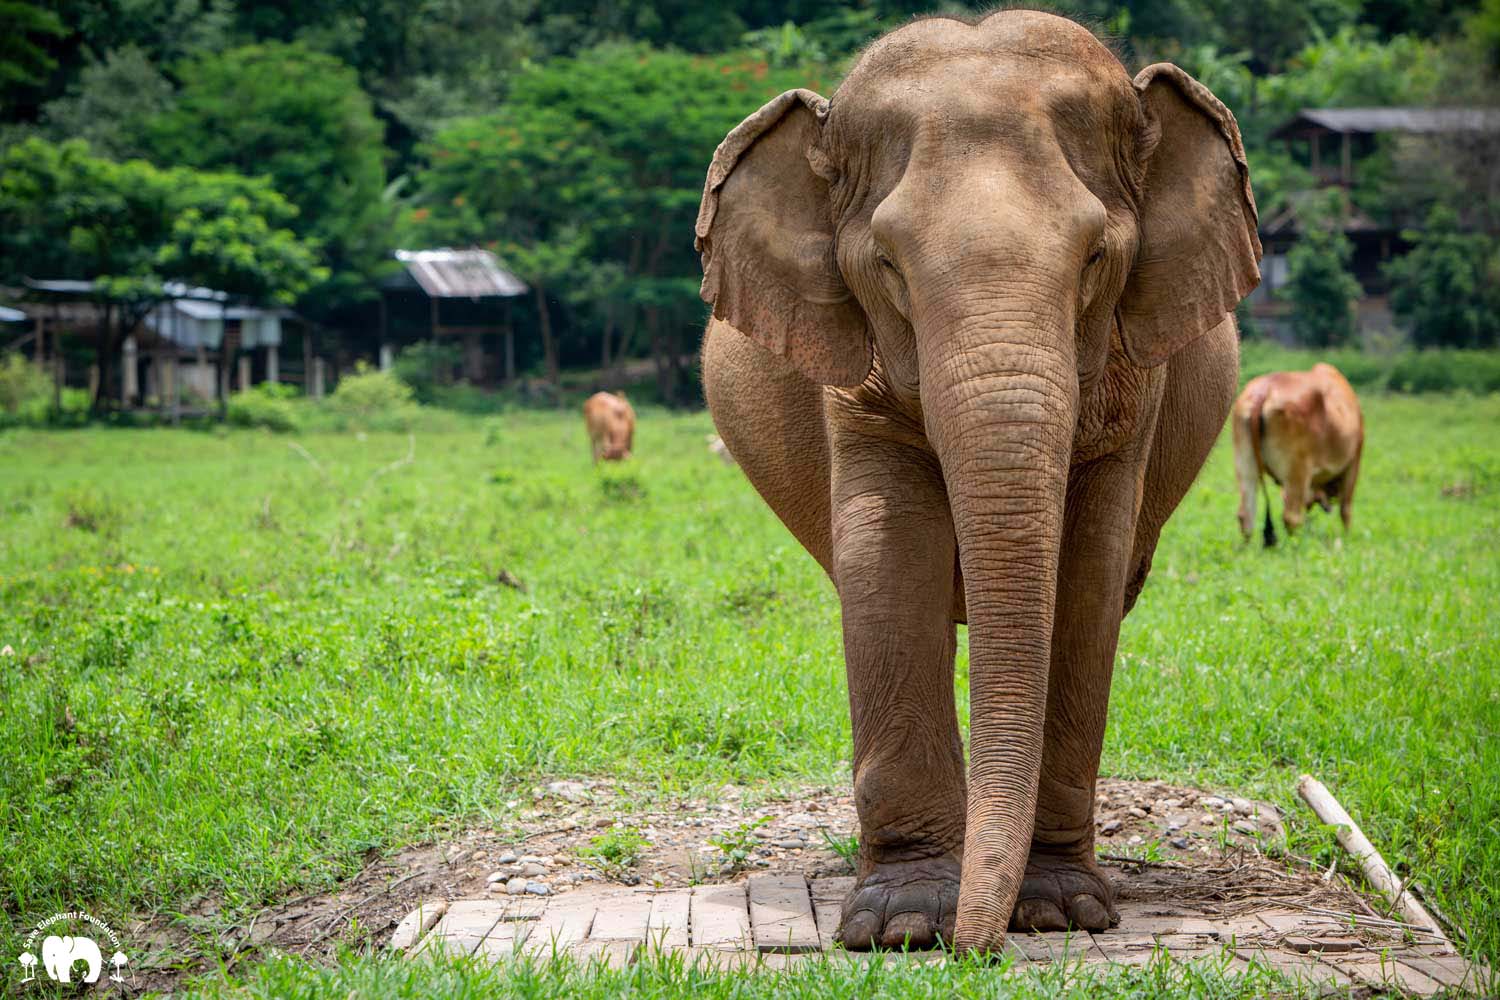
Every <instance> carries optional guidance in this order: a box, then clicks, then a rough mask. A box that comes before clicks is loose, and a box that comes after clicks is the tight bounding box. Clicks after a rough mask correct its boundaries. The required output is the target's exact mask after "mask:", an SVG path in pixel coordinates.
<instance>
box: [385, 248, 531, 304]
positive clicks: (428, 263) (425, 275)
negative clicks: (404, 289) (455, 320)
mask: <svg viewBox="0 0 1500 1000" xmlns="http://www.w3.org/2000/svg"><path fill="white" fill-rule="evenodd" d="M396 259H397V260H399V261H400V262H401V263H403V264H405V265H406V270H407V273H408V274H410V275H411V276H412V279H413V280H415V281H416V283H417V284H418V285H420V286H421V288H422V291H424V292H426V293H427V294H428V295H429V296H431V297H432V298H435V299H482V298H488V297H490V296H502V297H506V298H509V297H511V296H515V295H524V294H526V292H527V291H528V289H527V287H526V282H524V281H522V280H521V279H520V278H518V277H516V276H515V275H514V274H511V273H510V272H509V271H507V270H505V268H503V267H501V266H500V261H499V260H498V259H497V258H496V257H495V255H494V254H492V253H490V252H489V251H488V250H449V249H446V248H444V249H441V250H397V251H396Z"/></svg>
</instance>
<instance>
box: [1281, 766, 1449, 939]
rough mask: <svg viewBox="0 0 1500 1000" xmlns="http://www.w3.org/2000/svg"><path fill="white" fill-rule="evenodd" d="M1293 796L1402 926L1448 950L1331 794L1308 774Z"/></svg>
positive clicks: (1426, 916)
mask: <svg viewBox="0 0 1500 1000" xmlns="http://www.w3.org/2000/svg"><path fill="white" fill-rule="evenodd" d="M1297 794H1298V795H1300V796H1302V799H1303V801H1305V802H1306V803H1307V804H1308V805H1309V806H1311V807H1312V811H1313V812H1315V813H1317V816H1318V819H1320V820H1322V821H1323V822H1324V823H1327V824H1328V825H1330V826H1332V827H1334V836H1336V837H1337V838H1338V841H1339V843H1340V844H1342V845H1343V847H1344V850H1346V851H1348V852H1349V853H1350V854H1352V855H1354V860H1356V861H1358V862H1359V867H1360V869H1361V870H1362V871H1363V872H1364V873H1365V878H1367V879H1369V880H1370V884H1371V885H1373V886H1374V887H1375V888H1376V889H1378V890H1380V894H1381V895H1382V896H1384V897H1385V898H1386V900H1387V901H1388V902H1390V904H1391V905H1392V906H1394V907H1395V908H1396V909H1397V910H1399V911H1400V912H1401V915H1402V916H1403V917H1404V918H1405V919H1406V922H1407V923H1409V924H1412V925H1413V926H1415V927H1417V928H1420V929H1421V930H1424V931H1427V932H1428V933H1430V934H1434V935H1436V936H1437V937H1438V939H1439V940H1440V941H1442V942H1443V943H1444V944H1446V945H1448V947H1449V949H1452V947H1453V945H1452V943H1451V942H1450V941H1449V940H1448V937H1447V935H1445V934H1444V933H1443V928H1442V927H1441V926H1439V925H1438V922H1437V921H1436V920H1434V919H1432V915H1431V914H1430V913H1428V912H1427V910H1426V909H1424V908H1423V906H1422V904H1421V903H1419V902H1417V900H1416V897H1414V896H1413V895H1412V894H1411V893H1410V892H1408V891H1406V888H1405V887H1404V886H1403V885H1402V884H1401V880H1400V879H1399V878H1397V877H1396V873H1395V872H1393V871H1391V869H1390V867H1389V866H1388V865H1387V864H1386V863H1385V859H1384V858H1382V857H1381V856H1380V852H1379V851H1377V850H1375V845H1373V844H1371V843H1370V841H1369V839H1368V838H1367V837H1366V836H1365V834H1364V831H1363V830H1361V829H1360V828H1359V825H1358V824H1357V823H1355V822H1354V820H1353V819H1352V818H1350V816H1349V814H1348V813H1347V812H1345V811H1344V807H1343V806H1341V805H1339V801H1338V799H1336V798H1334V797H1333V793H1332V792H1330V791H1329V790H1328V789H1327V788H1325V787H1324V786H1323V783H1322V782H1321V781H1319V780H1318V779H1317V778H1314V777H1313V776H1312V775H1310V774H1304V775H1303V776H1302V777H1300V778H1298V779H1297Z"/></svg>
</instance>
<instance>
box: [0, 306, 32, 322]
mask: <svg viewBox="0 0 1500 1000" xmlns="http://www.w3.org/2000/svg"><path fill="white" fill-rule="evenodd" d="M25 320H26V314H25V313H23V312H22V311H21V310H19V309H11V308H9V307H7V306H0V323H21V322H24V321H25Z"/></svg>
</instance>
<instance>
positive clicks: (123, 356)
mask: <svg viewBox="0 0 1500 1000" xmlns="http://www.w3.org/2000/svg"><path fill="white" fill-rule="evenodd" d="M120 362H121V365H122V369H123V370H122V371H121V372H120V390H121V391H120V404H121V405H122V406H124V407H125V408H126V409H130V408H131V407H133V406H134V405H135V397H136V396H137V395H138V394H139V393H140V391H141V387H140V373H139V372H138V371H136V348H135V338H134V337H126V338H125V343H123V344H121V345H120Z"/></svg>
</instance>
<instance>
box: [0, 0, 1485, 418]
mask: <svg viewBox="0 0 1500 1000" xmlns="http://www.w3.org/2000/svg"><path fill="white" fill-rule="evenodd" d="M928 6H929V5H927V4H913V3H904V2H900V0H853V2H839V0H734V2H730V3H725V4H717V5H709V6H704V5H702V4H695V3H687V2H681V0H626V2H623V3H609V4H606V3H600V2H598V0H556V2H550V3H545V4H543V3H540V2H538V0H501V2H498V3H484V4H481V3H478V2H475V0H418V2H411V3H405V2H402V3H398V2H396V0H357V2H353V3H328V2H321V0H320V2H312V3H306V4H299V5H289V4H281V3H277V4H250V3H244V2H236V0H131V2H130V3H124V2H122V0H59V2H58V3H55V4H48V5H42V4H39V3H32V2H27V0H0V27H3V29H4V30H3V31H0V148H11V149H15V148H21V145H22V144H23V143H30V142H33V141H37V140H41V141H46V142H50V143H52V144H54V148H60V147H57V146H56V144H58V143H62V142H65V141H67V140H72V139H83V140H86V141H87V142H88V143H89V144H90V148H91V149H92V152H93V154H94V156H96V157H99V158H102V159H106V160H109V161H113V162H116V163H118V164H120V165H121V166H122V167H123V165H124V164H126V163H128V162H130V161H132V160H144V161H147V162H148V163H149V164H150V165H151V166H152V167H153V168H154V169H157V170H159V171H173V170H180V169H184V168H192V169H196V170H211V171H214V172H215V175H216V176H222V172H224V171H231V172H234V173H236V174H239V175H242V176H244V177H264V178H266V180H267V181H268V183H269V184H270V186H271V188H273V189H274V190H275V191H276V192H277V193H278V194H279V195H281V196H282V197H283V198H284V199H285V200H286V201H287V202H288V203H290V204H291V205H293V206H295V207H296V209H297V212H296V214H294V215H291V216H289V217H286V218H283V219H281V220H280V221H279V223H278V225H279V226H281V227H284V228H286V229H288V230H290V231H291V232H292V233H293V234H294V235H295V236H296V237H297V238H298V239H299V240H301V241H302V242H303V243H304V244H306V245H308V246H315V247H317V250H318V253H319V255H320V259H319V262H318V263H319V266H321V267H322V268H324V269H326V273H320V274H319V275H318V276H317V280H315V281H312V282H310V283H307V284H305V285H301V286H298V287H296V288H292V286H287V287H286V288H284V289H280V290H281V291H292V292H294V293H295V294H296V295H297V297H298V303H297V305H298V309H299V311H300V312H302V313H303V314H304V315H307V316H308V317H310V318H312V319H314V320H316V321H318V322H320V323H323V324H326V325H328V326H329V327H331V328H333V329H336V330H339V331H342V336H343V340H344V343H345V346H346V347H348V348H349V349H350V350H352V351H353V352H354V353H356V354H359V353H363V354H370V353H371V352H372V350H373V337H374V331H375V329H376V328H377V325H378V320H377V314H376V306H375V304H374V298H375V295H374V289H375V282H376V280H378V278H379V277H380V276H381V275H382V274H383V273H385V271H386V269H388V268H389V267H390V266H391V261H390V251H391V250H392V249H393V248H394V247H396V246H398V245H403V244H405V245H417V244H425V245H441V244H445V243H446V244H457V245H479V246H486V247H490V248H493V249H494V250H496V252H498V253H499V254H500V255H501V256H502V257H503V258H504V260H505V262H506V263H507V264H508V265H509V266H510V267H511V268H512V269H513V270H515V271H517V272H518V273H520V274H521V275H523V276H524V277H525V278H527V279H528V281H529V282H530V283H531V284H532V285H533V287H534V295H533V296H532V297H531V299H530V300H529V301H527V302H526V303H523V304H520V305H518V307H517V309H518V312H517V315H518V323H519V324H520V326H521V327H522V330H523V337H522V344H521V347H520V354H521V360H522V363H523V366H525V365H529V364H535V365H536V366H537V367H539V368H540V369H541V370H542V371H544V372H546V373H548V374H555V372H556V371H557V370H558V369H559V368H560V367H561V366H563V365H566V364H576V363H581V362H588V363H593V364H606V365H607V364H610V363H612V362H614V361H617V360H618V359H620V358H622V357H628V356H639V355H641V354H643V353H646V352H648V351H649V352H650V353H652V354H654V355H655V356H656V357H657V359H658V362H659V367H660V370H661V372H662V385H661V390H662V392H663V395H664V396H665V397H667V398H672V397H673V396H675V395H677V394H678V387H679V386H681V385H686V384H690V382H691V380H690V379H683V378H682V377H681V374H682V373H681V372H680V371H679V370H678V363H679V360H680V358H681V356H682V355H683V354H684V353H685V352H689V349H690V347H691V344H692V341H693V337H694V335H695V330H696V328H697V326H698V324H699V323H700V322H701V319H702V315H703V308H702V305H701V303H699V302H698V300H697V298H696V292H695V286H696V284H697V279H698V263H697V259H696V256H695V255H694V253H693V251H692V247H691V236H690V234H691V226H690V222H691V218H692V209H693V205H694V204H695V202H696V199H697V195H698V191H699V189H700V186H701V183H702V173H703V170H704V167H705V165H706V163H707V162H708V159H709V157H710V156H711V153H712V150H713V147H714V145H715V143H716V142H717V141H718V139H719V138H720V137H722V135H723V134H724V132H725V131H726V130H727V129H728V128H730V127H731V126H732V125H733V124H734V123H735V122H736V121H737V120H739V118H740V117H741V116H743V115H744V114H745V113H747V112H748V111H750V110H752V109H753V108H754V107H756V106H757V105H758V103H760V102H761V101H762V100H763V99H765V98H766V97H767V96H769V95H770V94H772V93H774V92H776V91H778V90H780V89H783V88H785V87H787V86H797V85H806V86H810V87H813V88H814V89H817V90H819V91H821V92H823V93H831V92H832V90H833V89H834V88H835V87H836V86H837V83H838V80H839V79H840V77H841V76H842V74H843V72H844V71H845V70H846V69H847V67H848V65H849V62H850V60H851V59H852V58H853V57H854V55H855V53H856V52H857V51H858V49H859V48H860V46H862V45H863V44H864V43H865V42H867V41H868V40H869V39H870V38H872V37H874V36H875V35H876V34H878V33H879V32H880V31H882V30H885V29H887V28H889V27H892V26H894V25H896V24H899V23H901V21H903V20H904V19H905V18H907V17H908V16H910V15H911V14H912V13H914V12H916V11H918V10H922V9H926V8H927V7H928ZM947 6H948V8H949V9H953V10H959V9H961V8H962V7H963V5H962V4H956V3H950V4H948V5H947ZM975 6H976V7H977V6H980V5H975ZM1074 8H1075V10H1077V12H1078V13H1080V14H1082V15H1085V16H1087V17H1089V18H1092V19H1093V21H1094V23H1095V24H1096V26H1097V27H1098V28H1099V30H1100V31H1101V32H1102V33H1104V34H1106V35H1108V36H1110V37H1111V38H1112V39H1113V41H1114V44H1115V45H1116V48H1117V50H1118V51H1119V52H1120V53H1121V56H1122V58H1123V59H1124V60H1125V61H1126V63H1127V65H1129V66H1131V67H1135V66H1139V65H1143V64H1145V63H1147V62H1151V61H1155V60H1158V59H1169V60H1173V61H1176V62H1178V63H1180V64H1181V65H1183V66H1184V67H1186V68H1187V69H1188V70H1189V71H1190V72H1192V73H1193V74H1194V75H1195V76H1197V77H1198V78H1199V79H1200V80H1202V81H1203V82H1204V83H1205V84H1207V85H1208V86H1209V87H1210V88H1211V89H1213V90H1214V91H1215V93H1217V94H1218V95H1219V96H1220V97H1221V98H1223V99H1224V100H1225V102H1226V103H1227V104H1229V106H1230V107H1231V108H1232V109H1233V110H1234V111H1235V112H1236V115H1237V117H1238V118H1239V121H1240V124H1241V127H1242V130H1243V132H1244V136H1245V140H1246V145H1247V148H1248V150H1249V155H1250V159H1251V161H1252V164H1253V171H1254V177H1255V182H1256V189H1257V196H1258V198H1259V201H1260V205H1261V209H1262V215H1263V217H1265V218H1269V217H1271V216H1274V215H1277V214H1280V213H1282V212H1285V211H1295V199H1294V198H1293V197H1292V196H1293V195H1294V194H1296V193H1297V192H1300V191H1303V190H1306V189H1308V188H1309V187H1312V186H1313V185H1314V177H1313V175H1312V173H1311V172H1310V171H1309V167H1310V163H1309V160H1308V155H1307V151H1306V150H1305V149H1302V148H1296V147H1290V148H1289V147H1288V146H1287V145H1286V144H1284V143H1282V142H1280V141H1277V140H1272V139H1271V138H1270V136H1271V135H1272V133H1273V132H1274V130H1275V129H1276V127H1278V126H1279V125H1280V124H1281V123H1283V122H1285V121H1286V120H1287V119H1288V118H1289V117H1290V116H1291V115H1292V114H1294V113H1296V112H1297V111H1298V110H1300V109H1302V108H1305V107H1313V106H1340V105H1343V106H1380V105H1392V104H1403V105H1406V104H1418V105H1421V104H1433V103H1437V104H1444V103H1452V104H1476V103H1477V104H1493V103H1494V97H1493V94H1494V92H1495V80H1494V77H1493V72H1494V71H1495V69H1496V68H1497V67H1500V27H1497V26H1500V0H1432V2H1429V0H1314V2H1310V3H1309V2H1304V0H1263V2H1260V3H1256V4H1244V3H1237V2H1232V0H1123V2H1121V0H1080V2H1079V3H1077V4H1075V5H1074ZM1495 145H1496V144H1495V143H1494V142H1491V141H1488V140H1486V141H1482V142H1481V141H1473V140H1466V141H1464V142H1457V141H1450V140H1446V139H1442V138H1433V137H1418V138H1413V137H1405V138H1400V137H1382V138H1381V139H1380V141H1378V142H1377V143H1375V144H1374V145H1373V146H1371V147H1369V148H1363V147H1362V148H1361V149H1360V150H1359V151H1358V158H1359V170H1358V171H1357V172H1356V176H1355V181H1354V184H1353V186H1352V188H1351V189H1350V191H1349V205H1350V208H1351V210H1352V211H1355V212H1358V213H1360V215H1361V216H1362V217H1363V218H1367V219H1370V220H1373V221H1375V222H1376V223H1378V224H1381V225H1383V226H1386V227H1388V228H1389V229H1390V230H1391V231H1392V232H1395V231H1398V230H1401V229H1402V228H1410V229H1420V228H1421V226H1422V225H1423V223H1424V220H1425V219H1426V218H1427V216H1428V213H1429V212H1430V211H1431V210H1432V209H1433V208H1434V207H1435V206H1443V205H1447V206H1452V207H1455V208H1456V209H1457V210H1458V212H1457V227H1458V228H1457V230H1456V231H1455V233H1454V236H1455V237H1457V238H1463V239H1467V238H1470V235H1469V234H1473V233H1476V232H1478V233H1489V234H1490V235H1491V236H1493V235H1494V234H1495V233H1496V232H1497V231H1500V206H1497V198H1496V195H1495V192H1494V186H1493V176H1492V175H1493V163H1494V162H1495V161H1496V158H1497V156H1500V149H1496V148H1494V147H1495ZM24 148H26V149H29V150H31V151H32V153H33V154H34V155H38V156H43V157H45V156H46V155H47V154H44V153H42V152H41V150H42V149H43V147H41V146H37V145H27V146H25V147H24ZM131 169H141V168H139V167H137V168H131ZM246 183H249V182H248V181H247V182H246ZM48 197H50V195H49V194H48V192H46V191H38V192H36V198H37V199H38V200H37V202H36V204H34V205H30V206H25V207H24V208H22V209H16V210H17V211H19V212H20V214H19V215H6V216H3V217H0V224H3V227H4V228H6V229H9V230H13V229H15V227H16V225H17V224H18V220H19V219H23V218H26V219H29V218H41V217H45V216H50V215H54V214H58V212H59V209H61V211H62V214H67V208H66V206H58V205H55V204H53V203H52V202H49V201H48V200H47V198H48ZM12 209H15V206H14V203H12ZM186 225H190V226H192V225H197V223H196V222H189V223H186ZM55 231H56V227H55V226H54V227H50V228H48V229H47V230H46V233H47V234H51V233H54V232H55ZM15 238H16V239H29V240H31V241H32V243H33V244H35V245H41V244H43V243H46V242H49V241H50V240H51V238H52V237H51V236H50V235H40V234H32V235H29V236H26V235H22V236H19V237H15ZM135 238H136V237H135V236H134V235H133V230H130V229H126V230H122V231H119V232H118V233H117V234H116V237H115V239H114V240H113V242H114V243H116V244H124V243H128V242H130V241H131V240H133V239H135ZM67 245H68V244H67V242H66V241H65V242H64V244H63V246H64V248H66V246H67ZM158 249H159V243H158V242H151V243H149V244H143V245H142V246H141V247H139V248H136V249H129V248H126V247H124V246H116V247H113V248H111V252H118V253H125V254H127V255H130V254H135V255H137V256H140V255H145V256H149V257H152V258H153V259H154V257H155V256H156V254H157V251H158ZM1436 252H1437V251H1431V252H1430V253H1429V256H1431V253H1436ZM1444 252H1445V253H1447V252H1449V251H1444ZM1304 256H1306V254H1304ZM1328 259H1331V258H1327V255H1326V254H1325V260H1324V261H1323V263H1325V264H1326V263H1327V262H1328ZM65 264H71V265H74V266H78V265H79V264H80V262H79V261H77V260H76V259H72V258H69V259H67V260H60V259H58V253H56V252H54V251H53V250H48V251H47V252H46V253H44V254H43V255H42V256H40V257H28V258H26V259H25V263H24V266H23V265H22V263H21V262H20V259H18V258H16V257H15V256H14V255H12V256H10V257H8V258H6V259H4V260H3V261H0V285H4V284H14V283H16V282H17V281H18V279H19V278H20V277H21V276H22V274H23V273H26V274H30V275H31V276H47V277H59V276H71V277H80V276H86V274H85V273H83V272H79V271H77V270H72V271H69V270H59V268H62V267H63V266H64V265H65ZM1410 266H1411V267H1413V268H1416V267H1419V266H1420V267H1421V268H1423V269H1425V271H1426V272H1427V273H1429V275H1430V274H1432V273H1435V272H1433V270H1432V268H1433V265H1430V264H1422V265H1418V264H1412V265H1410ZM110 273H112V272H110ZM1392 273H1393V275H1394V276H1396V280H1398V282H1401V283H1404V284H1405V285H1410V284H1411V283H1412V281H1414V280H1415V279H1411V280H1408V279H1407V278H1405V277H1401V276H1400V275H1404V274H1405V272H1404V271H1400V272H1399V274H1398V272H1396V271H1393V272H1392ZM1329 280H1333V279H1332V278H1330V279H1329ZM1336 283H1337V282H1336ZM1429 284H1430V282H1429ZM1402 301H1403V302H1406V301H1411V296H1410V295H1407V296H1406V297H1405V298H1404V299H1403V300H1402ZM1402 308H1403V311H1402V313H1401V315H1402V321H1403V322H1404V323H1406V324H1407V325H1408V326H1410V327H1411V328H1412V329H1413V330H1414V331H1415V332H1416V336H1417V339H1418V341H1419V342H1421V343H1437V342H1444V343H1447V342H1454V343H1458V342H1462V343H1483V342H1485V336H1487V335H1485V334H1482V333H1480V332H1477V331H1474V330H1471V332H1470V333H1442V334H1436V335H1432V336H1429V335H1428V334H1427V333H1423V332H1421V331H1420V330H1419V328H1422V329H1426V328H1432V323H1431V322H1430V317H1427V316H1426V314H1425V313H1422V310H1421V309H1420V308H1418V307H1415V306H1413V307H1411V308H1406V307H1404V306H1403V307H1402ZM1419 314H1421V315H1419ZM1444 323H1445V324H1447V325H1445V326H1443V329H1445V330H1448V329H1450V327H1451V326H1452V324H1451V323H1449V322H1448V321H1444ZM1469 326H1470V327H1471V328H1472V327H1473V324H1472V323H1471V324H1469Z"/></svg>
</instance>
